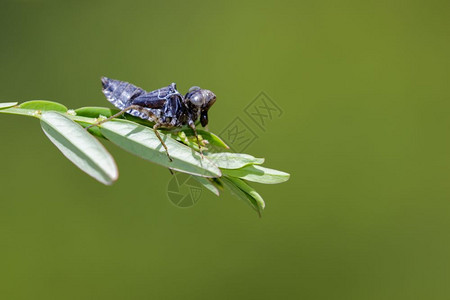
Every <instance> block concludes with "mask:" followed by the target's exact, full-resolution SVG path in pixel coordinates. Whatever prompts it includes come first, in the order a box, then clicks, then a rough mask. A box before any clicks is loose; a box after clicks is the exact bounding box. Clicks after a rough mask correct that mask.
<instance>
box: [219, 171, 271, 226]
mask: <svg viewBox="0 0 450 300" xmlns="http://www.w3.org/2000/svg"><path fill="white" fill-rule="evenodd" d="M221 179H222V180H223V182H224V183H225V185H226V186H227V187H228V188H229V189H230V190H231V192H232V193H233V194H234V195H235V196H237V197H238V198H240V199H242V200H244V202H245V203H247V204H248V205H250V207H251V208H253V209H254V210H255V211H256V212H257V213H258V215H259V216H260V217H261V214H262V211H263V210H264V207H265V203H264V200H263V199H262V197H261V196H260V195H259V194H258V193H257V192H256V191H255V190H254V189H253V188H252V187H251V186H249V185H248V184H246V183H245V182H244V181H242V180H241V179H239V178H233V177H228V176H223V177H222V178H221Z"/></svg>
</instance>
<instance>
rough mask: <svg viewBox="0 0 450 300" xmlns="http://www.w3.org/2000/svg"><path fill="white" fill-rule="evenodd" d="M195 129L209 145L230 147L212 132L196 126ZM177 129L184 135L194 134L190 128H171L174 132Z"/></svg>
mask: <svg viewBox="0 0 450 300" xmlns="http://www.w3.org/2000/svg"><path fill="white" fill-rule="evenodd" d="M196 130H197V134H198V135H200V136H201V137H202V139H203V140H207V141H208V142H209V144H210V145H213V146H217V147H219V148H225V149H230V147H229V146H228V145H227V144H225V142H224V141H223V140H222V139H221V138H220V137H218V136H217V135H215V134H214V133H212V132H209V131H206V130H203V129H199V128H197V129H196ZM177 131H183V132H184V133H185V134H186V136H188V137H194V136H195V134H194V130H192V129H191V128H183V129H181V130H175V131H174V130H172V132H173V133H174V134H176V132H177Z"/></svg>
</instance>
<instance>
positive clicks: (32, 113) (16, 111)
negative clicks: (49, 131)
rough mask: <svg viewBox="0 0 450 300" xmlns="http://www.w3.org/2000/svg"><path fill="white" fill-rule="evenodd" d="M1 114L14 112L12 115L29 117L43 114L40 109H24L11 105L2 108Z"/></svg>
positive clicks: (38, 116) (37, 116)
mask: <svg viewBox="0 0 450 300" xmlns="http://www.w3.org/2000/svg"><path fill="white" fill-rule="evenodd" d="M0 114H12V115H21V116H28V117H36V118H40V117H41V114H40V113H39V111H37V110H35V109H23V108H18V107H9V108H5V109H0Z"/></svg>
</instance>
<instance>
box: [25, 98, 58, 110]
mask: <svg viewBox="0 0 450 300" xmlns="http://www.w3.org/2000/svg"><path fill="white" fill-rule="evenodd" d="M19 107H20V108H23V109H33V110H39V111H59V112H67V107H65V106H64V105H62V104H60V103H57V102H53V101H47V100H32V101H27V102H24V103H22V104H20V105H19Z"/></svg>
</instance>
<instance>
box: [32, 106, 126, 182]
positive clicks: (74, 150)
mask: <svg viewBox="0 0 450 300" xmlns="http://www.w3.org/2000/svg"><path fill="white" fill-rule="evenodd" d="M41 126H42V129H43V130H44V133H45V134H46V135H47V137H48V138H49V139H50V140H51V141H52V143H53V144H55V146H56V147H57V148H58V149H59V150H60V151H61V152H62V153H63V154H64V156H65V157H67V158H68V159H69V160H70V161H71V162H73V163H74V164H75V165H76V166H77V167H78V168H80V169H81V170H82V171H84V172H86V173H87V174H88V175H90V176H92V177H94V178H95V179H97V180H98V181H100V182H101V183H103V184H107V185H110V184H112V183H113V182H114V181H115V180H117V178H118V170H117V166H116V163H115V162H114V159H113V158H112V156H111V154H109V152H108V151H106V149H105V148H104V147H103V145H102V144H101V143H100V142H99V141H98V140H97V139H95V138H94V137H93V136H91V135H90V134H89V133H88V132H87V131H86V130H84V129H83V128H82V127H81V126H80V125H78V124H77V123H75V122H73V121H72V120H70V119H69V118H68V117H66V116H64V115H62V114H60V113H57V112H44V113H43V114H42V117H41Z"/></svg>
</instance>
